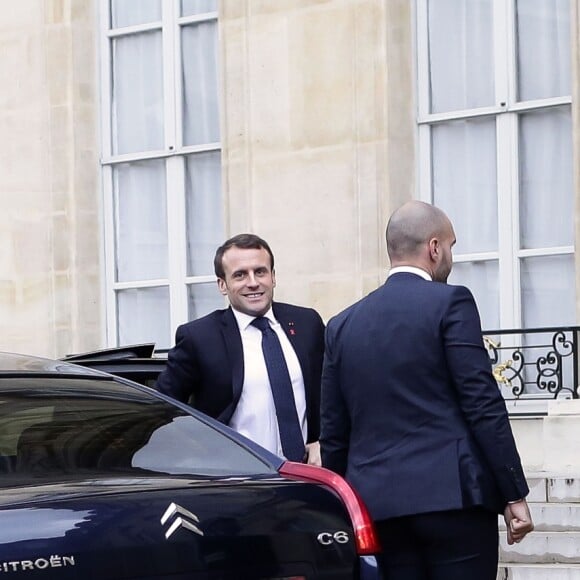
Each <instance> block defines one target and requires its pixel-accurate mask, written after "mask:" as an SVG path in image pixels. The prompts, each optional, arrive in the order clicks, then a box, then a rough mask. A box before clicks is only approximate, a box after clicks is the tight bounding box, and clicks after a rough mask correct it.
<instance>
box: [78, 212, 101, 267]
mask: <svg viewBox="0 0 580 580" xmlns="http://www.w3.org/2000/svg"><path fill="white" fill-rule="evenodd" d="M75 218H76V219H75V232H74V240H73V242H74V246H75V254H76V268H77V269H79V271H80V272H83V273H85V274H86V273H88V272H94V271H98V270H99V261H100V260H99V258H100V234H101V229H100V228H101V225H100V223H101V222H100V220H99V217H98V215H97V213H96V211H77V213H76V215H75Z"/></svg>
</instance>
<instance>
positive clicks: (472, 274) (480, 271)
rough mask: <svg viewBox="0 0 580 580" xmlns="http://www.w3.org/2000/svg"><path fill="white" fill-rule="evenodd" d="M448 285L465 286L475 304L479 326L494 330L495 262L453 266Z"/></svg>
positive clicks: (496, 304)
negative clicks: (479, 320)
mask: <svg viewBox="0 0 580 580" xmlns="http://www.w3.org/2000/svg"><path fill="white" fill-rule="evenodd" d="M449 283H450V284H459V285H461V286H467V287H468V288H469V289H470V290H471V292H472V294H473V296H474V298H475V302H476V303H477V307H478V309H479V315H480V317H481V326H482V328H483V329H487V330H494V329H497V328H499V327H500V322H499V268H498V263H497V261H495V260H493V261H489V262H458V263H455V264H453V270H452V271H451V275H450V276H449Z"/></svg>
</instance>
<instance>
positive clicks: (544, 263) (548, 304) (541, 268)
mask: <svg viewBox="0 0 580 580" xmlns="http://www.w3.org/2000/svg"><path fill="white" fill-rule="evenodd" d="M520 270H521V288H522V322H523V326H524V328H538V327H543V326H565V325H573V324H576V303H575V297H576V281H575V273H574V255H573V254H570V255H566V256H539V257H535V258H523V259H522V260H521V262H520Z"/></svg>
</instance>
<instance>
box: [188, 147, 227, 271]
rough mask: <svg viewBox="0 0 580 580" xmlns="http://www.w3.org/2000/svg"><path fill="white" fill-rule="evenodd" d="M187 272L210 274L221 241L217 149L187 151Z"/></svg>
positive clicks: (221, 223)
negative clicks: (192, 152) (190, 153)
mask: <svg viewBox="0 0 580 580" xmlns="http://www.w3.org/2000/svg"><path fill="white" fill-rule="evenodd" d="M185 196H186V199H185V204H186V217H187V220H186V224H187V275H188V276H207V275H211V274H213V258H214V255H215V251H216V249H217V248H218V246H219V245H220V244H221V243H222V242H223V231H224V226H223V215H222V193H221V163H220V152H219V151H210V152H208V153H196V154H195V155H188V157H187V164H186V166H185Z"/></svg>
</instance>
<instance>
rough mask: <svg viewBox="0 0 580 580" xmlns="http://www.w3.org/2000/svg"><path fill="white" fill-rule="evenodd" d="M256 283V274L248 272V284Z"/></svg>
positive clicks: (254, 284)
mask: <svg viewBox="0 0 580 580" xmlns="http://www.w3.org/2000/svg"><path fill="white" fill-rule="evenodd" d="M257 285H258V280H256V276H255V275H254V273H253V272H250V273H249V274H248V286H257Z"/></svg>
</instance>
